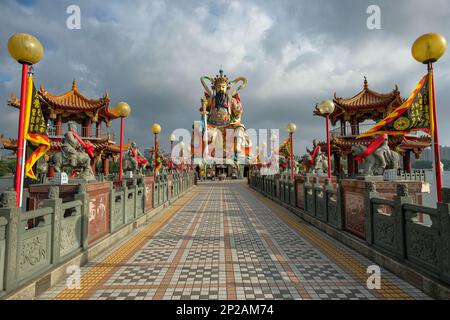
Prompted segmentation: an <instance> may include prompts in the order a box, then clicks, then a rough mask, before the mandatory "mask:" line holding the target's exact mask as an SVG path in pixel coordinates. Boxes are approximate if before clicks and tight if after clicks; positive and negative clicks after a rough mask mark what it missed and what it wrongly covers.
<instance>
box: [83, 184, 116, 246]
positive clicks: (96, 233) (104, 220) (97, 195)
mask: <svg viewBox="0 0 450 320" xmlns="http://www.w3.org/2000/svg"><path fill="white" fill-rule="evenodd" d="M111 187H112V185H111V183H110V182H97V183H89V184H87V193H88V195H89V213H88V233H89V235H88V243H89V244H91V243H93V242H95V241H97V240H98V239H100V238H102V237H103V236H105V235H107V234H108V233H109V231H110V229H109V228H110V221H109V219H110V212H111V211H110V199H111V196H110V192H111Z"/></svg>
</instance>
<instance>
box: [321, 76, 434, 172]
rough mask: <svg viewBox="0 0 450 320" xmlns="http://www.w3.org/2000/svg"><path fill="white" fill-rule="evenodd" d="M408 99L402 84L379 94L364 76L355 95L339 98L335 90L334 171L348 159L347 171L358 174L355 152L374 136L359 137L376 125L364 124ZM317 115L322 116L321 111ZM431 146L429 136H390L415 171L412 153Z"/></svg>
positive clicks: (408, 168)
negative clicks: (402, 95)
mask: <svg viewBox="0 0 450 320" xmlns="http://www.w3.org/2000/svg"><path fill="white" fill-rule="evenodd" d="M404 101H405V100H404V99H403V98H402V97H401V96H400V91H399V90H398V87H397V86H395V87H394V89H393V90H392V91H391V92H389V93H379V92H376V91H374V90H372V89H370V88H369V84H368V81H367V79H366V78H365V77H364V86H363V89H362V91H360V92H359V93H357V94H356V95H355V96H353V97H351V98H342V97H338V96H337V95H336V93H334V98H333V102H334V104H335V107H336V108H335V110H334V111H333V113H331V114H330V116H329V117H330V122H331V124H332V125H333V126H337V129H334V130H332V131H331V152H332V154H333V157H334V172H335V174H341V173H343V172H342V169H343V168H342V166H341V159H342V158H346V159H347V174H349V175H353V174H357V173H358V163H357V161H355V159H354V156H353V155H352V154H351V147H352V146H354V145H364V146H367V145H369V144H370V142H371V141H372V140H373V137H366V138H361V139H356V136H357V135H359V134H360V133H363V132H364V131H366V130H368V129H369V128H370V127H371V126H372V125H373V124H364V122H365V121H367V120H372V121H374V122H378V121H380V120H382V119H383V118H385V117H386V116H387V115H388V114H389V113H391V112H392V111H393V110H395V109H396V108H397V107H399V106H400V105H402V103H403V102H404ZM313 113H314V115H316V116H322V115H321V114H320V113H319V112H318V111H317V110H314V112H313ZM430 145H431V138H430V137H429V136H426V135H423V136H417V135H411V136H409V135H405V136H389V146H390V148H391V149H393V150H396V151H398V152H399V153H400V154H401V155H402V157H403V168H404V170H405V171H407V172H411V171H412V166H411V153H413V154H414V155H415V157H416V158H419V157H420V155H421V153H422V151H423V149H424V148H427V147H429V146H430ZM321 148H322V150H323V151H324V152H326V144H325V143H321Z"/></svg>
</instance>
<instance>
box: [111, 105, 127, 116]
mask: <svg viewBox="0 0 450 320" xmlns="http://www.w3.org/2000/svg"><path fill="white" fill-rule="evenodd" d="M112 111H113V113H114V114H115V115H117V116H118V117H121V118H126V117H128V115H129V114H130V113H131V107H130V105H129V104H128V103H126V102H118V103H117V104H116V105H115V107H114V109H113V110H112Z"/></svg>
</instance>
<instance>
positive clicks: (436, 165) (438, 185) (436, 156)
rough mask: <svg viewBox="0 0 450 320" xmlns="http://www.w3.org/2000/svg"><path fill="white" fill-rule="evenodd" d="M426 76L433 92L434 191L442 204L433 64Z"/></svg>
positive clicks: (429, 66)
mask: <svg viewBox="0 0 450 320" xmlns="http://www.w3.org/2000/svg"><path fill="white" fill-rule="evenodd" d="M428 75H429V78H430V80H431V90H432V92H433V119H434V132H433V147H434V161H435V162H434V168H435V170H436V191H437V199H438V202H442V172H441V150H440V145H439V133H438V119H437V112H436V97H435V94H434V76H433V63H431V62H429V63H428Z"/></svg>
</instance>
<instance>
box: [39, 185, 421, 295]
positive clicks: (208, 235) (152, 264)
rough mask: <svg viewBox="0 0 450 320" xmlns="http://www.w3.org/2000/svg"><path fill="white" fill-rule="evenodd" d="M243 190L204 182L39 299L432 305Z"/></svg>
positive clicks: (406, 286) (399, 282) (337, 245)
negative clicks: (372, 283)
mask: <svg viewBox="0 0 450 320" xmlns="http://www.w3.org/2000/svg"><path fill="white" fill-rule="evenodd" d="M372 264H373V263H372V262H371V261H370V260H368V259H366V258H364V257H363V256H361V255H359V254H358V253H356V252H354V251H353V250H351V249H349V248H347V247H345V246H344V245H343V244H341V243H339V242H337V241H336V240H334V239H332V238H330V237H329V236H327V235H325V234H324V233H322V232H320V231H318V230H316V229H314V228H313V227H311V226H309V225H307V224H304V223H302V222H301V221H300V220H299V219H298V218H296V217H295V216H293V215H292V214H291V213H289V212H288V211H286V210H285V209H283V208H281V207H279V206H278V205H276V204H275V203H273V202H271V201H270V200H268V199H266V198H263V197H262V196H261V195H259V194H258V193H256V192H255V191H253V190H251V189H249V187H248V186H247V185H246V184H245V183H244V182H239V181H225V182H211V183H202V184H199V186H198V187H196V188H195V191H194V192H190V193H189V194H187V195H186V196H185V197H184V198H183V199H181V200H180V201H179V202H178V203H176V204H175V205H174V206H173V207H171V208H168V209H166V210H165V211H164V212H163V213H161V214H160V215H158V216H157V217H155V219H154V221H152V222H151V223H150V224H149V225H147V226H145V227H143V228H141V229H139V230H137V231H136V232H135V233H134V234H132V235H130V236H129V237H127V238H126V239H124V240H122V241H121V242H120V243H118V244H116V245H115V246H113V247H111V248H109V249H108V250H107V251H106V252H104V253H103V254H102V255H100V256H99V257H97V258H96V259H94V260H93V261H91V262H89V263H88V264H87V265H86V266H84V267H82V270H81V274H82V278H81V288H80V289H67V287H66V281H65V280H64V281H61V282H60V283H59V284H58V285H56V286H55V287H53V288H52V289H50V290H49V291H47V292H45V293H43V294H42V295H41V296H40V297H39V299H93V300H146V299H174V300H175V299H183V300H184V299H195V300H199V299H202V300H203V299H232V300H234V299H352V300H356V299H428V297H427V296H426V295H425V294H424V293H422V292H421V291H419V290H418V289H416V288H414V287H412V286H411V285H409V284H407V283H406V282H404V281H403V280H401V279H399V278H398V277H396V276H394V275H393V274H391V273H390V272H388V271H387V270H384V269H381V276H382V278H381V289H379V290H369V289H367V287H366V280H367V277H368V275H367V273H366V269H367V266H369V265H372Z"/></svg>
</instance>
